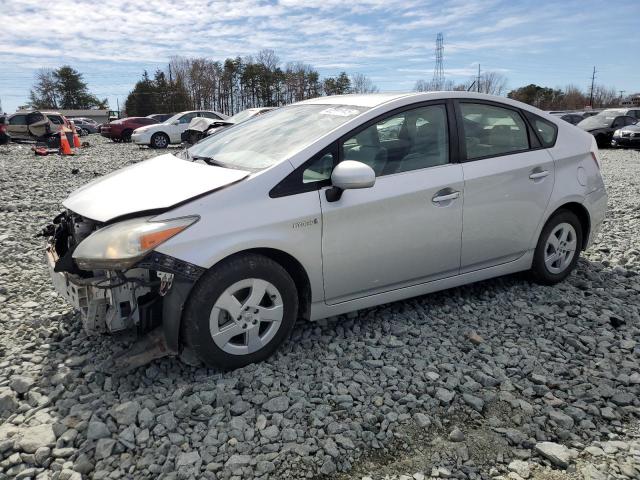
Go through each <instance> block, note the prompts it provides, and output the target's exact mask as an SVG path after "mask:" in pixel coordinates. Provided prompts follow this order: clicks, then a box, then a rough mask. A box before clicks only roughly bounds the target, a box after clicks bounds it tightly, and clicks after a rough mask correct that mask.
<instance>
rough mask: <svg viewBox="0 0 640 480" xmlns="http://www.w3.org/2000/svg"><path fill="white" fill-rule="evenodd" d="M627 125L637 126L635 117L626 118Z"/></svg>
mask: <svg viewBox="0 0 640 480" xmlns="http://www.w3.org/2000/svg"><path fill="white" fill-rule="evenodd" d="M625 120H626V121H625V122H624V123H625V125H635V123H636V122H637V121H638V120H636V119H635V118H633V117H625Z"/></svg>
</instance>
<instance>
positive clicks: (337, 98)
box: [298, 92, 418, 107]
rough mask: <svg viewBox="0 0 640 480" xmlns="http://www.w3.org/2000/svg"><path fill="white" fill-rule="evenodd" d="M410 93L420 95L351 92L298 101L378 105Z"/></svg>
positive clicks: (303, 102)
mask: <svg viewBox="0 0 640 480" xmlns="http://www.w3.org/2000/svg"><path fill="white" fill-rule="evenodd" d="M410 95H418V94H417V93H411V92H404V93H366V94H359V93H355V94H349V95H332V96H329V97H316V98H311V99H309V100H304V101H302V102H298V104H316V105H353V106H356V107H377V106H378V105H382V104H383V103H387V102H390V101H391V100H396V99H398V98H402V97H407V96H410Z"/></svg>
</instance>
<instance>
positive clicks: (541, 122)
mask: <svg viewBox="0 0 640 480" xmlns="http://www.w3.org/2000/svg"><path fill="white" fill-rule="evenodd" d="M524 114H525V115H526V117H527V118H528V119H529V122H530V123H531V126H533V129H534V130H535V131H536V133H537V134H538V137H539V138H540V142H542V146H543V147H545V148H550V147H553V146H554V145H555V144H556V139H557V138H558V127H557V126H556V125H555V124H554V123H553V122H550V121H549V120H545V119H544V118H542V117H539V116H538V115H536V114H535V113H531V112H527V111H525V112H524Z"/></svg>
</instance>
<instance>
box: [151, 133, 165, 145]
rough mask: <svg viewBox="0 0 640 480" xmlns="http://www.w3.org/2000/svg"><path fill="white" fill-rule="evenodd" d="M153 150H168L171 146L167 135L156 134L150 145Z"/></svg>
mask: <svg viewBox="0 0 640 480" xmlns="http://www.w3.org/2000/svg"><path fill="white" fill-rule="evenodd" d="M149 146H150V147H151V148H167V147H168V146H169V137H168V136H167V134H166V133H162V132H158V133H154V134H153V136H152V137H151V142H150V143H149Z"/></svg>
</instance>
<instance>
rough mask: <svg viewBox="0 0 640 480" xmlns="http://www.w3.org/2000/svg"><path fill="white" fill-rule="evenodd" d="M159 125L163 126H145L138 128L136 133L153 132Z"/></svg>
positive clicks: (155, 124)
mask: <svg viewBox="0 0 640 480" xmlns="http://www.w3.org/2000/svg"><path fill="white" fill-rule="evenodd" d="M158 125H162V124H161V123H153V124H151V125H145V126H144V127H138V128H136V132H138V133H139V132H146V131H147V130H151V129H152V128H156V127H157V126H158Z"/></svg>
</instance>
